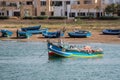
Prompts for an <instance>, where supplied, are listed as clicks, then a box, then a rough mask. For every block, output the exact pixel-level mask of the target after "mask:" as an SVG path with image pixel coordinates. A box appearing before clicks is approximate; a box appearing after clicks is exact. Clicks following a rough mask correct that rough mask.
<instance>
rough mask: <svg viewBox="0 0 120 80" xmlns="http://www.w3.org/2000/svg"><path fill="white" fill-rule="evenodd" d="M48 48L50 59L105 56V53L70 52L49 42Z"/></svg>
mask: <svg viewBox="0 0 120 80" xmlns="http://www.w3.org/2000/svg"><path fill="white" fill-rule="evenodd" d="M47 46H48V55H49V57H53V56H59V57H80V58H97V57H102V56H103V51H96V52H86V51H77V50H70V49H65V48H64V47H61V46H58V45H55V44H53V43H51V42H49V41H48V44H47Z"/></svg>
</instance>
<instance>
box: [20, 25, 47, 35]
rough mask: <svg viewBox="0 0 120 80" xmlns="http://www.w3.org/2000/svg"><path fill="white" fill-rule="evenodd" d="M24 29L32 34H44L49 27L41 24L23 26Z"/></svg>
mask: <svg viewBox="0 0 120 80" xmlns="http://www.w3.org/2000/svg"><path fill="white" fill-rule="evenodd" d="M21 30H22V31H25V32H29V33H31V34H42V33H43V32H47V31H48V29H47V28H41V26H32V27H25V28H21Z"/></svg>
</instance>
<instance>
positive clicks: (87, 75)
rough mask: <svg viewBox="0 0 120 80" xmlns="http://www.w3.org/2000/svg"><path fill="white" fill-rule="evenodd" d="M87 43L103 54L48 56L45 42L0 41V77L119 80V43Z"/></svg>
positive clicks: (5, 79) (15, 79) (0, 79)
mask: <svg viewBox="0 0 120 80" xmlns="http://www.w3.org/2000/svg"><path fill="white" fill-rule="evenodd" d="M88 44H89V45H91V46H92V47H102V48H103V49H104V57H103V58H95V59H83V58H57V59H49V58H48V55H47V46H46V43H43V42H15V41H0V80H120V44H107V43H106V44H105V43H88ZM79 45H80V44H79ZM81 45H85V44H84V43H83V44H81Z"/></svg>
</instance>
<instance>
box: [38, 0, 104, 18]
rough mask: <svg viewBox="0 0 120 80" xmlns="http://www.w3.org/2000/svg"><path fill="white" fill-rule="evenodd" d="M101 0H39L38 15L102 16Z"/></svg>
mask: <svg viewBox="0 0 120 80" xmlns="http://www.w3.org/2000/svg"><path fill="white" fill-rule="evenodd" d="M100 8H101V0H37V7H36V11H37V12H36V13H37V16H40V15H48V16H67V17H68V18H72V17H75V16H88V15H91V16H94V17H99V16H102V9H100Z"/></svg>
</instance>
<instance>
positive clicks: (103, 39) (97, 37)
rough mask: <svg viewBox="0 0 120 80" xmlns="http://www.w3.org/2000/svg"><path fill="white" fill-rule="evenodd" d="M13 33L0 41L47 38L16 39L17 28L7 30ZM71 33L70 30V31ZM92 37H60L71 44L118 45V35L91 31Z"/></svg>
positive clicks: (39, 36)
mask: <svg viewBox="0 0 120 80" xmlns="http://www.w3.org/2000/svg"><path fill="white" fill-rule="evenodd" d="M7 30H10V31H12V32H13V35H12V36H11V37H9V38H6V37H0V40H4V41H5V40H13V41H42V42H45V41H47V39H49V38H44V36H42V34H35V35H32V37H30V38H29V39H26V38H17V37H16V30H17V28H8V29H7ZM71 31H72V30H71ZM91 33H92V36H91V37H88V38H70V37H69V36H68V32H67V31H66V32H65V36H63V37H61V39H62V40H63V41H64V42H73V43H79V42H80V43H89V42H95V43H96V42H99V43H120V38H119V37H118V35H103V34H102V31H91ZM58 39H59V38H51V39H50V40H52V41H58Z"/></svg>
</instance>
